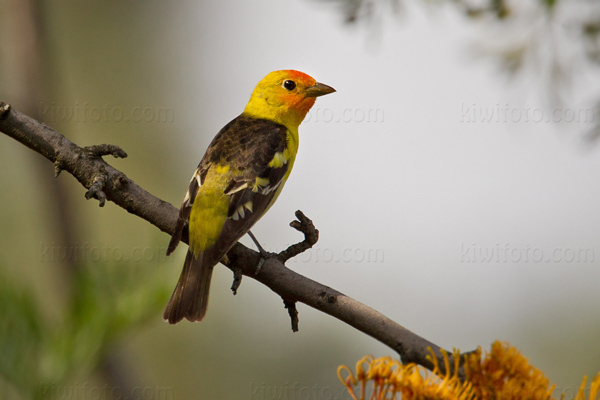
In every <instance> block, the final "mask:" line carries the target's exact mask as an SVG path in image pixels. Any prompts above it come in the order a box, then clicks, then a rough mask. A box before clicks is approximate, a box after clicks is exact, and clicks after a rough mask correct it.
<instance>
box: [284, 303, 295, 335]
mask: <svg viewBox="0 0 600 400" xmlns="http://www.w3.org/2000/svg"><path fill="white" fill-rule="evenodd" d="M283 305H284V306H285V308H287V310H288V314H290V319H291V320H292V332H298V309H296V302H295V301H289V300H286V299H283Z"/></svg>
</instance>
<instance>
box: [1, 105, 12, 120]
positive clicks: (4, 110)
mask: <svg viewBox="0 0 600 400" xmlns="http://www.w3.org/2000/svg"><path fill="white" fill-rule="evenodd" d="M9 111H10V104H6V103H5V102H3V101H0V118H2V119H4V118H5V116H6V115H8V112H9Z"/></svg>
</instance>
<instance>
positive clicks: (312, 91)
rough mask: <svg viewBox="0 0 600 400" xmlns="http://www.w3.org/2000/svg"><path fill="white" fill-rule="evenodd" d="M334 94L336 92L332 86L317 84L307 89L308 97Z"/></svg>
mask: <svg viewBox="0 0 600 400" xmlns="http://www.w3.org/2000/svg"><path fill="white" fill-rule="evenodd" d="M333 92H335V89H334V88H332V87H331V86H327V85H325V84H324V83H319V82H317V83H316V84H315V85H314V86H310V87H307V88H306V92H305V93H306V97H319V96H324V95H326V94H329V93H333Z"/></svg>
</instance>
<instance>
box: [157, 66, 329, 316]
mask: <svg viewBox="0 0 600 400" xmlns="http://www.w3.org/2000/svg"><path fill="white" fill-rule="evenodd" d="M333 92H335V89H334V88H332V87H331V86H328V85H325V84H323V83H319V82H317V81H316V80H315V79H314V78H312V77H311V76H309V75H307V74H305V73H303V72H300V71H296V70H281V71H273V72H271V73H269V74H267V75H266V76H265V77H264V78H263V79H262V80H261V81H260V82H259V83H258V84H257V85H256V87H255V89H254V90H253V91H252V94H251V96H250V100H249V101H248V104H247V105H246V107H245V108H244V111H243V112H242V113H241V114H240V115H239V116H238V117H236V118H234V119H233V120H232V121H231V122H229V123H228V124H227V125H225V126H224V127H223V128H222V129H221V130H220V131H219V132H218V133H217V135H216V136H215V137H214V139H213V140H212V142H211V143H210V145H209V146H208V149H207V150H206V153H205V154H204V156H203V157H202V160H201V161H200V164H199V165H198V168H197V169H196V171H195V172H194V174H193V176H192V179H191V181H190V184H189V186H188V189H187V192H186V193H185V196H184V198H183V202H182V203H181V207H180V209H179V215H178V218H177V223H176V227H175V232H174V233H173V235H172V237H171V240H170V242H169V246H168V248H167V255H170V254H171V253H173V251H174V250H175V248H176V247H177V245H178V244H179V242H180V241H181V238H182V235H183V232H184V230H185V229H186V228H187V230H188V233H189V235H188V238H189V247H188V252H187V254H186V257H185V261H184V264H183V270H182V272H181V275H180V277H179V281H178V282H177V286H176V287H175V290H174V291H173V294H172V296H171V299H170V300H169V303H168V305H167V307H166V308H165V311H164V313H163V319H164V320H165V321H167V322H169V323H170V324H176V323H178V322H180V321H181V320H183V319H184V318H185V319H187V320H188V321H192V322H194V321H202V320H203V319H204V317H205V315H206V310H207V306H208V297H209V289H210V281H211V277H212V273H213V269H214V267H215V265H216V264H218V263H219V261H220V260H221V259H222V258H223V256H225V254H226V253H227V252H228V251H229V249H231V247H233V245H235V244H236V243H237V241H238V240H239V239H240V238H241V237H242V236H244V235H245V234H246V233H249V231H250V228H251V227H252V226H253V225H254V224H255V223H256V222H257V221H258V220H259V219H260V218H261V217H262V216H263V215H264V214H265V213H266V212H267V211H268V210H269V208H270V207H271V206H272V205H273V203H274V202H275V201H276V200H277V197H278V196H279V194H280V193H281V190H282V189H283V186H284V184H285V182H286V180H287V179H288V177H289V175H290V172H291V171H292V167H293V166H294V161H295V159H296V153H297V151H298V144H299V137H298V127H299V125H300V124H301V123H302V121H303V120H304V118H305V117H306V114H307V113H308V111H309V110H310V109H311V107H312V106H313V105H314V103H315V100H316V98H317V97H319V96H323V95H326V94H330V93H333ZM250 235H251V232H250ZM251 238H252V239H253V240H255V238H254V236H251ZM255 243H256V244H257V246H258V247H259V250H261V254H262V253H263V249H262V247H260V245H259V244H258V242H257V241H255Z"/></svg>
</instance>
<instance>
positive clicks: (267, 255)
mask: <svg viewBox="0 0 600 400" xmlns="http://www.w3.org/2000/svg"><path fill="white" fill-rule="evenodd" d="M248 236H250V239H252V241H253V242H254V244H255V245H256V248H257V249H258V252H259V253H260V260H258V264H257V265H256V269H255V270H254V275H258V274H259V272H260V269H261V268H262V266H263V265H264V264H265V261H267V259H269V258H273V257H277V254H276V253H271V252H269V251H266V250H265V249H264V248H263V247H262V246H261V245H260V243H259V242H258V240H257V239H256V236H254V234H253V233H252V232H250V231H248Z"/></svg>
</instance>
